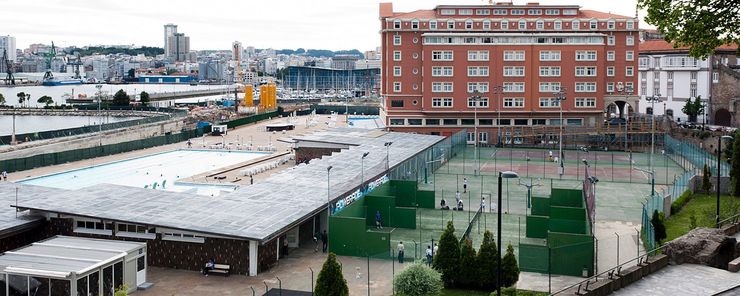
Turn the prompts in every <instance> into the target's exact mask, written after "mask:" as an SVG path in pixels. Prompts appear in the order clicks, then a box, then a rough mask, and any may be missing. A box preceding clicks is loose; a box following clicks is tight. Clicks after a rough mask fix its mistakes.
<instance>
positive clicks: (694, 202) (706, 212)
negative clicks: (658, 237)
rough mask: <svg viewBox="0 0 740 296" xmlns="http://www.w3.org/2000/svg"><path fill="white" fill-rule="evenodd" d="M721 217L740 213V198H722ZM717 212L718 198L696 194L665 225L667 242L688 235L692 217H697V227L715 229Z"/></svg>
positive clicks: (724, 196)
mask: <svg viewBox="0 0 740 296" xmlns="http://www.w3.org/2000/svg"><path fill="white" fill-rule="evenodd" d="M720 207H721V210H720V211H721V213H720V216H721V218H722V219H725V218H727V217H730V216H732V215H734V214H737V213H738V212H740V198H735V197H732V196H729V195H723V196H721V197H720ZM716 212H717V196H716V195H707V194H694V196H693V198H692V199H691V201H689V202H688V203H687V204H686V205H685V206H683V208H681V211H680V212H678V214H675V215H672V216H671V217H669V218H668V220H667V221H666V223H665V226H666V234H667V238H666V239H665V241H666V242H668V241H671V240H673V239H675V238H678V237H679V236H682V235H684V234H686V233H688V232H689V231H690V230H691V216H692V215H693V216H694V217H696V226H697V227H714V226H715V216H716Z"/></svg>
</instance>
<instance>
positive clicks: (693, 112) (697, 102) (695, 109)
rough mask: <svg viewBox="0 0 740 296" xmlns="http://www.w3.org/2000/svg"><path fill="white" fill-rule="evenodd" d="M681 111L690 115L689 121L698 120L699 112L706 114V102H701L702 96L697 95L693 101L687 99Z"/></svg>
mask: <svg viewBox="0 0 740 296" xmlns="http://www.w3.org/2000/svg"><path fill="white" fill-rule="evenodd" d="M681 111H683V113H684V114H686V115H688V116H689V122H696V117H697V116H698V115H699V114H704V104H702V102H701V96H698V97H696V99H694V101H693V102H692V101H691V99H688V100H686V104H685V105H684V106H683V108H682V109H681Z"/></svg>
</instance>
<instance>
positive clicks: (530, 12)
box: [527, 9, 542, 15]
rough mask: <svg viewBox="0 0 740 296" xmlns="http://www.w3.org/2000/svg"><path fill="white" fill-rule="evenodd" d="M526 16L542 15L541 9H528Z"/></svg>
mask: <svg viewBox="0 0 740 296" xmlns="http://www.w3.org/2000/svg"><path fill="white" fill-rule="evenodd" d="M527 14H528V15H542V9H528V10H527Z"/></svg>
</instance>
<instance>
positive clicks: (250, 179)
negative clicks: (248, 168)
mask: <svg viewBox="0 0 740 296" xmlns="http://www.w3.org/2000/svg"><path fill="white" fill-rule="evenodd" d="M249 185H254V177H253V176H252V175H249Z"/></svg>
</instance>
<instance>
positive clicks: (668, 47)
mask: <svg viewBox="0 0 740 296" xmlns="http://www.w3.org/2000/svg"><path fill="white" fill-rule="evenodd" d="M715 50H717V51H736V50H737V45H722V46H720V47H717V48H716V49H715ZM688 51H689V47H685V46H684V47H678V48H676V47H674V43H673V42H667V41H665V40H645V41H642V42H640V53H647V52H688Z"/></svg>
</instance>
